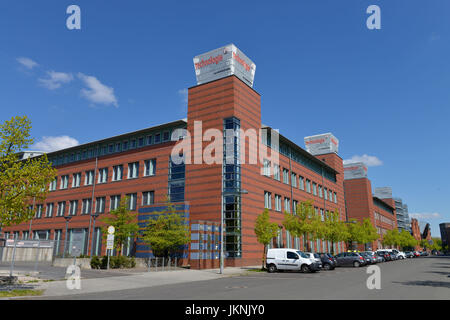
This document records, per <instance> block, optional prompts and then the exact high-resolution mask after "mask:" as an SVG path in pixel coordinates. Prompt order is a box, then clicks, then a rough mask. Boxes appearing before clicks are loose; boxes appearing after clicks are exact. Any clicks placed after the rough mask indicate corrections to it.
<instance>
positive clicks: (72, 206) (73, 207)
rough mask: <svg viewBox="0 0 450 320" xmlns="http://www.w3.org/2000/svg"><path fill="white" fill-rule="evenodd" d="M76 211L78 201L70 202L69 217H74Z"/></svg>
mask: <svg viewBox="0 0 450 320" xmlns="http://www.w3.org/2000/svg"><path fill="white" fill-rule="evenodd" d="M77 210H78V200H72V201H70V205H69V216H75V215H76V214H77Z"/></svg>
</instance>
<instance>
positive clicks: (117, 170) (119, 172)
mask: <svg viewBox="0 0 450 320" xmlns="http://www.w3.org/2000/svg"><path fill="white" fill-rule="evenodd" d="M122 176H123V165H121V164H120V165H117V166H113V176H112V181H119V180H122Z"/></svg>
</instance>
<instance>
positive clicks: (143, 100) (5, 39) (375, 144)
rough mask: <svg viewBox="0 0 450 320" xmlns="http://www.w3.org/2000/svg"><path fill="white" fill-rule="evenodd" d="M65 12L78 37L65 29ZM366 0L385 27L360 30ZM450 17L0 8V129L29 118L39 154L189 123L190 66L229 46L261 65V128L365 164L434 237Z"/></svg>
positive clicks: (449, 71)
mask: <svg viewBox="0 0 450 320" xmlns="http://www.w3.org/2000/svg"><path fill="white" fill-rule="evenodd" d="M71 4H77V5H79V6H80V8H81V30H68V29H67V28H66V19H67V17H68V16H69V15H68V14H66V8H67V7H68V6H69V5H71ZM372 4H376V5H379V6H380V8H381V30H369V29H367V27H366V19H367V17H368V16H369V14H367V13H366V8H367V7H368V6H369V5H372ZM449 11H450V2H448V1H444V0H441V1H427V2H424V1H413V0H407V1H406V0H405V1H400V0H397V1H377V0H371V1H364V0H351V1H344V0H341V1H336V0H330V1H322V0H321V1H277V2H275V1H270V2H265V1H239V2H228V3H226V2H194V1H164V3H162V2H161V1H158V2H157V1H137V0H134V1H133V0H130V1H111V0H109V1H100V0H96V1H91V0H89V1H75V0H74V1H64V0H55V1H47V0H40V1H22V0H14V1H11V0H10V1H2V2H1V3H0V106H1V109H0V115H1V117H0V121H2V122H3V121H4V120H6V119H9V118H11V117H12V116H15V115H27V116H29V117H30V118H31V120H32V124H33V130H32V135H33V137H34V138H35V140H36V143H39V142H41V143H40V144H38V145H37V146H39V147H41V148H44V147H55V146H60V147H61V146H67V145H71V144H73V143H85V142H89V141H92V140H96V139H101V138H105V137H108V136H112V135H116V134H120V133H124V132H129V131H134V130H137V129H141V128H145V127H148V126H152V125H155V124H160V123H164V122H168V121H172V120H175V119H181V118H184V117H186V103H185V96H184V94H183V92H184V90H185V89H186V88H188V87H191V86H193V85H195V73H194V67H193V63H192V58H193V57H194V56H195V55H197V54H200V53H204V52H206V51H209V50H212V49H215V48H218V47H220V46H223V45H225V44H229V43H234V44H235V45H236V46H237V47H238V48H240V49H241V50H242V51H243V52H244V53H245V54H246V55H247V56H248V57H250V58H251V59H252V60H253V61H254V62H255V63H256V66H257V67H256V75H255V85H254V88H255V90H257V91H258V92H259V93H260V94H261V96H262V121H263V123H265V124H268V125H271V126H272V127H274V128H280V130H281V133H282V134H284V135H285V136H287V137H288V138H290V139H291V140H293V141H296V142H297V143H298V144H299V145H301V146H303V137H304V136H308V135H313V134H319V133H325V132H332V133H333V134H334V135H335V136H336V137H337V138H338V139H339V140H340V150H339V154H340V156H341V157H342V158H343V159H352V157H362V156H364V155H367V156H366V157H364V159H365V160H366V162H367V163H368V164H369V165H370V166H369V178H370V179H371V181H372V187H373V188H375V187H383V186H391V187H392V189H393V193H394V196H396V197H401V198H402V199H403V200H404V202H406V203H407V204H408V206H409V211H410V213H416V214H419V215H421V217H424V218H423V219H425V220H427V221H428V222H430V223H431V226H432V234H433V236H439V227H438V224H439V223H440V222H443V221H447V222H448V221H450V213H449V209H448V203H447V196H448V195H449V194H450V187H449V181H450V170H449V169H448V167H446V160H447V159H449V158H450V148H449V141H450V133H449V129H448V128H449V124H448V122H449V120H450V107H449V104H450V90H449V89H450V60H449V58H448V57H449V56H450V41H449V40H450V20H449V19H448V17H447V15H448V12H449ZM45 137H47V138H45ZM49 137H53V139H52V138H49ZM354 159H357V158H354Z"/></svg>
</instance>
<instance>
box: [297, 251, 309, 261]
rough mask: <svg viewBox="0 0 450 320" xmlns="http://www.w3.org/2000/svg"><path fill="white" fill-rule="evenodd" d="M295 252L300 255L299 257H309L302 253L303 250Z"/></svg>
mask: <svg viewBox="0 0 450 320" xmlns="http://www.w3.org/2000/svg"><path fill="white" fill-rule="evenodd" d="M297 253H298V254H299V255H300V257H302V258H304V259H308V258H309V256H308V255H307V254H306V253H304V252H301V251H297Z"/></svg>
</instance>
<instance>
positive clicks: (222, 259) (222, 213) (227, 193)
mask: <svg viewBox="0 0 450 320" xmlns="http://www.w3.org/2000/svg"><path fill="white" fill-rule="evenodd" d="M241 194H248V191H247V190H244V189H242V190H240V191H237V192H224V191H223V174H222V208H221V210H220V213H221V214H220V274H223V264H224V249H223V248H224V245H223V244H224V243H223V242H224V241H223V227H224V223H223V220H224V212H223V206H224V203H223V197H224V196H225V195H230V196H232V195H235V196H236V195H241Z"/></svg>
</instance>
